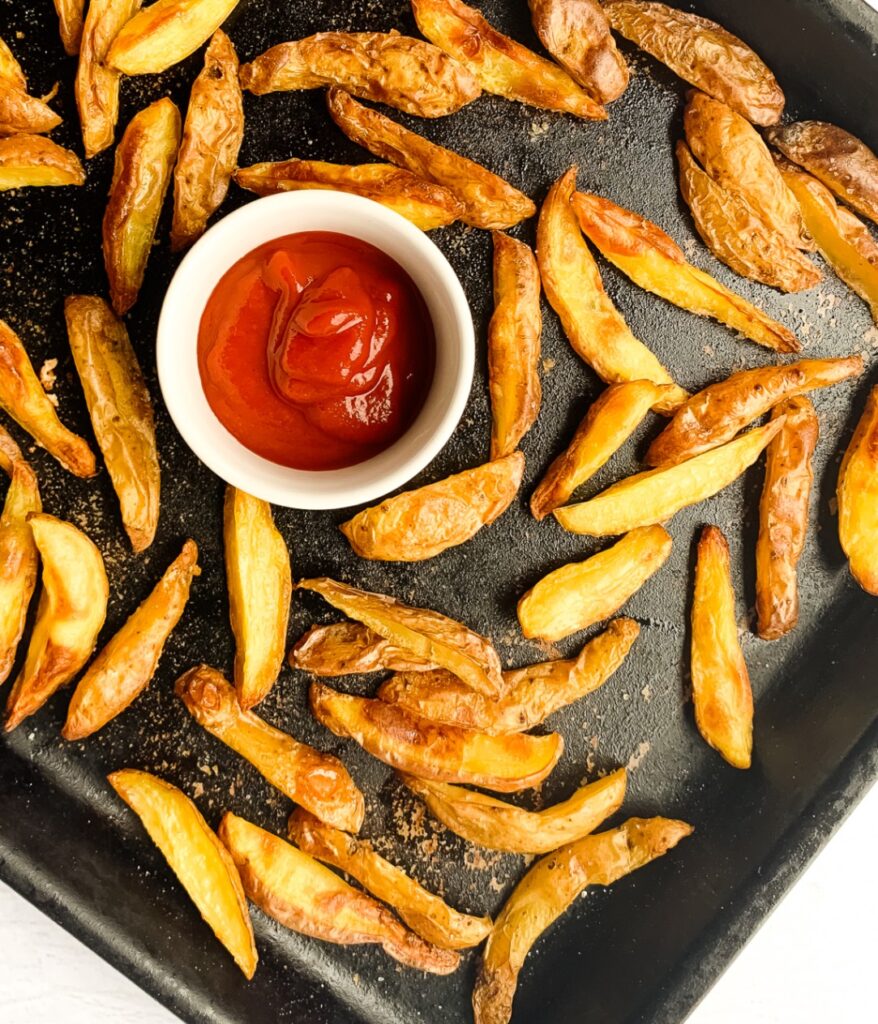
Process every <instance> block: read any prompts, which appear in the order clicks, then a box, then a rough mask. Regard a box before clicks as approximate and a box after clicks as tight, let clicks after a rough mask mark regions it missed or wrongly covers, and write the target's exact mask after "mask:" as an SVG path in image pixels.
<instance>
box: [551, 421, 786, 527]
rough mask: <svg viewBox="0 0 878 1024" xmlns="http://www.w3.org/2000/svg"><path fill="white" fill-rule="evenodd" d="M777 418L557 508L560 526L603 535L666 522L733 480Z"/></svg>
mask: <svg viewBox="0 0 878 1024" xmlns="http://www.w3.org/2000/svg"><path fill="white" fill-rule="evenodd" d="M783 422H784V421H783V419H782V418H778V419H776V420H774V421H772V422H771V423H766V424H765V426H764V427H757V428H756V429H755V430H751V431H750V432H749V433H747V434H742V435H741V436H740V437H736V438H735V440H734V441H729V443H728V444H724V445H721V446H720V447H719V448H712V449H711V450H710V451H706V452H704V453H703V454H701V455H696V456H695V457H694V458H692V459H687V460H686V461H685V462H680V463H678V464H676V465H673V466H669V467H663V468H661V469H650V470H646V471H645V472H643V473H635V474H634V476H629V477H627V478H626V479H625V480H620V481H619V482H618V483H615V484H613V485H612V487H608V488H607V489H606V490H605V491H602V492H601V493H600V494H599V495H598V496H597V497H596V498H592V499H591V500H590V501H583V502H580V504H578V505H565V506H564V508H557V509H555V511H554V513H553V514H554V516H555V518H556V519H557V520H558V522H559V523H560V524H561V525H562V526H563V527H564V529H565V530H570V531H571V533H585V534H588V535H590V536H593V537H604V536H610V535H615V534H619V533H627V532H628V531H629V530H633V529H635V527H638V526H649V525H650V524H652V523H664V522H667V520H668V519H670V518H671V517H672V516H674V515H676V513H677V512H679V511H680V509H681V508H686V507H687V506H689V505H695V504H697V503H698V502H699V501H704V500H705V498H710V497H712V496H713V495H714V494H716V493H717V492H718V491H721V490H722V489H723V488H724V487H728V485H729V484H730V483H731V482H732V481H733V480H736V479H737V478H738V477H739V476H740V475H741V474H742V473H743V472H744V470H745V469H747V468H749V467H750V466H752V465H753V463H754V462H755V461H756V460H757V459H758V458H759V456H760V455H761V454H762V451H763V449H764V448H765V447H766V445H767V444H768V443H769V442H770V441H771V439H772V438H773V437H774V436H775V434H776V433H777V432H778V431H779V430H780V429H781V427H782V426H783Z"/></svg>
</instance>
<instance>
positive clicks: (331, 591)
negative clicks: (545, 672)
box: [297, 577, 503, 697]
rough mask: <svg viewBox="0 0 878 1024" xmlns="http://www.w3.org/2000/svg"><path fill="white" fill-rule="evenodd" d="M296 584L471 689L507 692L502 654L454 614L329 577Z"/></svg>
mask: <svg viewBox="0 0 878 1024" xmlns="http://www.w3.org/2000/svg"><path fill="white" fill-rule="evenodd" d="M297 587H298V588H299V589H301V590H313V591H315V593H318V594H320V596H321V597H322V598H323V599H324V600H325V601H328V602H329V603H330V604H331V605H332V606H333V607H334V608H338V610H339V611H341V612H344V614H345V615H348V616H350V617H351V618H352V619H356V620H357V621H358V622H362V623H363V625H364V626H368V627H369V629H371V630H372V631H373V632H375V633H378V634H379V636H383V637H384V639H385V640H388V641H390V642H391V643H393V644H396V645H397V646H399V647H401V648H403V650H406V651H410V652H411V653H412V654H416V655H418V657H420V658H423V659H424V660H425V661H428V662H431V663H432V664H434V665H438V666H439V667H440V668H447V669H448V671H449V672H453V673H454V675H456V676H458V678H460V679H462V680H463V681H464V682H465V683H466V684H467V686H469V687H470V689H472V690H477V691H478V692H479V693H484V694H487V695H488V696H489V697H496V696H499V694H500V693H502V692H503V676H502V675H501V673H500V658H499V656H498V655H497V652H496V651H495V650H494V648H493V647H492V646H491V643H490V642H489V641H488V640H486V639H485V638H484V637H483V636H479V634H478V633H474V632H473V631H472V630H471V629H467V627H466V626H464V625H462V624H461V623H459V622H455V621H454V619H449V618H447V617H446V616H445V615H440V614H439V612H434V611H430V610H429V609H427V608H413V607H412V606H411V605H407V604H403V603H402V602H401V601H396V600H395V599H394V598H392V597H387V596H386V595H384V594H372V593H370V592H369V591H367V590H357V589H356V587H351V586H348V584H346V583H338V582H336V581H335V580H331V579H328V578H327V577H321V578H318V579H313V580H301V581H300V582H299V583H298V584H297Z"/></svg>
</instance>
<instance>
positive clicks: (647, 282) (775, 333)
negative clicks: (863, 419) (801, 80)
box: [573, 115, 801, 352]
mask: <svg viewBox="0 0 878 1024" xmlns="http://www.w3.org/2000/svg"><path fill="white" fill-rule="evenodd" d="M736 116H737V115H736ZM748 128H749V125H748ZM751 130H752V129H751ZM573 209H574V210H575V211H576V217H577V219H578V221H579V226H580V228H581V229H582V232H583V234H584V235H585V236H586V238H588V240H589V241H590V242H591V243H592V244H593V245H595V246H597V248H598V249H599V250H600V251H601V253H602V255H603V256H604V258H605V259H608V260H609V261H610V263H612V264H613V265H614V266H616V267H618V268H619V269H620V270H621V271H622V273H623V274H625V275H626V276H627V277H630V278H631V280H632V281H633V282H634V283H635V284H636V285H639V286H640V287H641V288H644V289H645V290H646V291H648V292H652V293H653V295H658V296H659V297H660V298H663V299H665V300H667V301H668V302H672V303H673V304H674V305H675V306H680V308H681V309H688V310H689V312H690V313H696V314H698V316H709V317H713V318H714V319H715V320H719V321H720V323H724V324H727V325H728V326H729V327H731V328H732V330H733V331H740V333H741V334H743V335H744V337H745V338H750V339H751V340H752V341H755V342H757V343H758V344H760V345H764V346H765V347H766V348H771V349H775V350H776V351H777V352H798V351H799V349H800V348H801V345H800V344H799V342H798V340H797V338H796V336H795V335H794V334H793V332H792V331H791V330H789V328H787V327H784V325H783V324H780V323H778V322H777V320H773V319H772V318H771V317H770V316H768V314H767V313H763V311H762V310H761V309H759V308H758V307H757V306H754V305H753V304H752V303H750V302H748V301H747V300H746V299H745V298H743V297H742V296H740V295H737V294H736V293H735V292H733V291H731V290H730V289H729V288H726V287H725V285H723V284H720V282H719V281H717V280H716V278H715V277H711V276H710V274H706V273H705V272H704V271H703V270H699V268H698V267H693V266H692V264H691V263H687V262H686V257H685V256H684V255H683V250H682V249H681V248H680V247H679V246H678V245H677V243H676V242H675V241H674V240H673V239H672V238H670V237H669V236H668V235H666V234H665V233H664V231H662V229H661V228H660V227H659V226H658V225H657V224H653V223H652V222H651V221H648V220H646V219H645V218H643V217H641V216H639V215H638V214H636V213H634V212H633V211H631V210H625V209H623V208H622V207H621V206H616V204H615V203H611V202H610V201H609V200H608V199H602V198H601V197H600V196H596V195H591V194H590V193H585V192H577V193H576V194H575V195H574V197H573Z"/></svg>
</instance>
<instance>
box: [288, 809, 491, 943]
mask: <svg viewBox="0 0 878 1024" xmlns="http://www.w3.org/2000/svg"><path fill="white" fill-rule="evenodd" d="M289 835H290V839H292V841H293V842H294V843H295V844H296V846H298V847H299V849H300V850H304V852H305V853H308V854H310V855H311V856H312V857H316V859H317V860H320V861H323V862H324V864H331V865H332V867H334V868H338V869H339V870H340V871H343V872H344V873H345V874H346V875H348V876H350V877H351V878H355V879H356V880H357V881H358V882H359V883H360V885H362V886H363V888H364V889H367V890H368V891H369V892H370V893H372V895H373V896H375V897H376V898H377V899H379V900H381V901H382V902H383V903H387V904H388V905H389V906H391V907H393V909H394V910H395V911H396V912H397V914H399V916H400V917H401V918H402V920H403V921H404V922H405V923H406V924H407V925H408V926H409V928H411V930H412V931H413V932H415V933H416V934H417V935H420V936H421V938H422V939H426V940H427V942H431V943H432V944H433V945H434V946H438V947H439V948H440V949H466V948H467V947H469V946H477V945H478V944H479V943H480V942H481V941H482V940H483V939H485V938H487V936H488V932H490V930H491V924H492V922H491V919H490V917H473V916H471V915H470V914H462V913H461V912H460V911H459V910H454V908H453V907H449V906H448V904H447V903H446V902H445V901H444V900H443V899H441V898H440V897H439V896H434V895H433V893H431V892H428V891H427V890H426V889H425V888H424V887H423V886H422V885H420V884H419V883H418V882H416V881H415V880H414V879H413V878H411V877H409V876H408V875H407V874H406V873H405V872H404V871H403V870H402V868H398V867H396V865H394V864H391V863H390V861H388V860H385V858H384V857H382V856H381V854H380V853H377V852H376V851H375V850H374V849H373V847H372V844H371V843H370V842H369V841H368V840H366V839H356V838H355V837H354V836H350V835H348V834H347V832H341V831H339V829H337V828H333V827H332V826H331V825H326V824H324V823H323V822H320V821H318V820H317V819H316V818H315V817H314V816H313V815H312V814H309V813H308V812H307V811H303V810H301V808H300V809H299V810H296V811H293V813H292V814H291V815H290V821H289Z"/></svg>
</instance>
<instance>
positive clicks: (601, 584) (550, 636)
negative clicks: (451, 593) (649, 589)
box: [517, 525, 671, 643]
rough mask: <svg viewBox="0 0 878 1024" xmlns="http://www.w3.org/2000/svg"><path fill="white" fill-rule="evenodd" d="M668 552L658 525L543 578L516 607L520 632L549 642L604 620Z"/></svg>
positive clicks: (665, 536)
mask: <svg viewBox="0 0 878 1024" xmlns="http://www.w3.org/2000/svg"><path fill="white" fill-rule="evenodd" d="M670 553H671V535H670V534H669V533H668V531H667V530H665V529H664V527H662V526H658V525H653V526H641V527H638V528H635V529H634V530H632V531H631V532H630V533H628V534H626V535H625V536H624V537H623V538H622V539H621V540H619V541H617V542H616V543H615V544H614V545H613V546H612V547H611V548H607V549H606V550H605V551H599V552H598V553H597V554H596V555H592V556H591V558H587V559H586V560H585V561H584V562H571V563H570V564H569V565H562V566H561V568H560V569H555V570H554V571H553V572H550V573H549V574H548V576H544V577H543V578H542V579H541V580H540V581H539V583H536V584H535V585H534V586H533V587H531V588H530V590H528V591H527V593H526V594H524V595H523V596H522V597H521V598H520V599H519V602H518V608H517V612H518V622H519V625H520V626H521V631H522V633H523V634H524V635H525V636H526V637H528V639H533V638H534V637H537V638H539V639H540V640H545V641H547V642H549V643H553V642H554V641H556V640H563V639H564V637H565V636H570V634H571V633H577V632H579V630H581V629H588V627H589V626H593V625H594V624H595V623H596V622H600V621H602V620H603V619H608V618H609V617H610V616H611V615H615V614H616V612H617V611H618V610H619V609H620V608H621V607H622V605H623V604H625V602H626V601H627V600H628V598H629V597H631V596H632V595H633V594H636V593H637V591H638V590H640V588H641V587H642V586H643V584H644V583H645V582H646V581H647V580H648V579H649V578H650V576H653V575H655V573H657V572H658V571H659V569H661V567H662V566H663V565H664V564H665V562H666V561H667V560H668V555H670Z"/></svg>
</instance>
